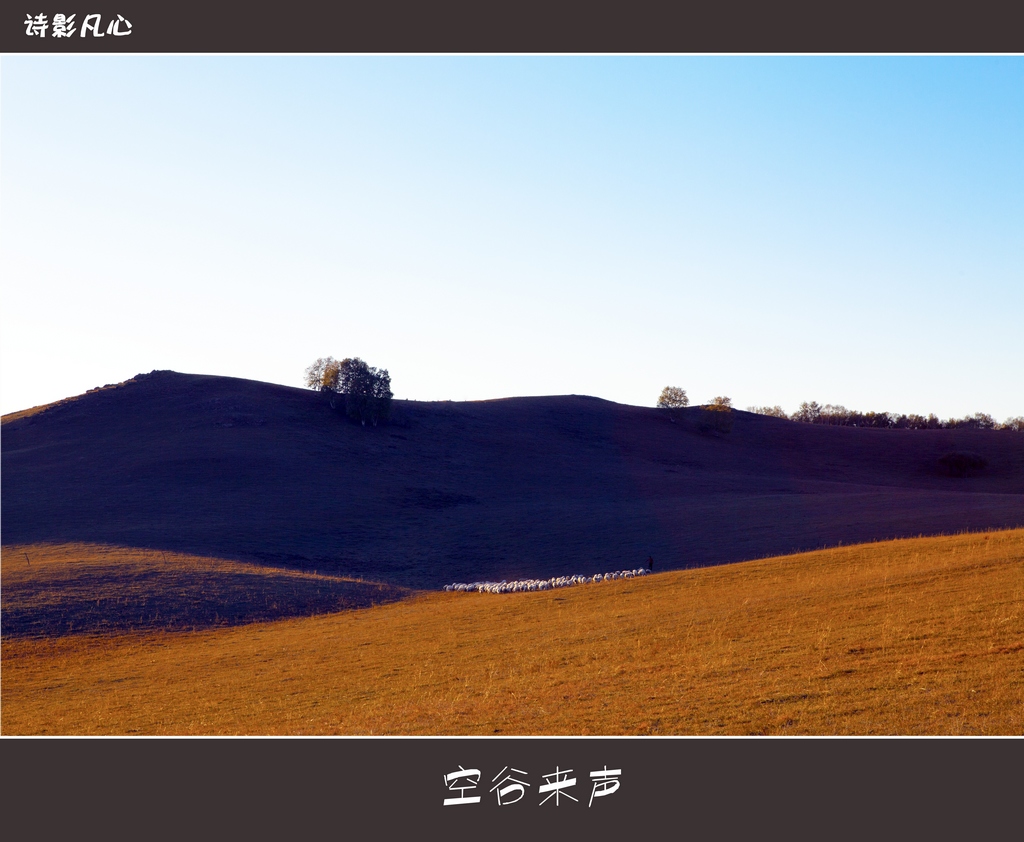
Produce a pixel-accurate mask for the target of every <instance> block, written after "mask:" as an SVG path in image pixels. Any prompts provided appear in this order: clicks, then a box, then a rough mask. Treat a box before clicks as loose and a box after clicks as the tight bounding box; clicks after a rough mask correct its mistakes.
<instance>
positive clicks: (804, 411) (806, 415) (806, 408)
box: [793, 401, 821, 424]
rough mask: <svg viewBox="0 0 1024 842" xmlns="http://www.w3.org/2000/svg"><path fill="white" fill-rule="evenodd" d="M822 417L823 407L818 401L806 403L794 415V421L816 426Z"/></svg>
mask: <svg viewBox="0 0 1024 842" xmlns="http://www.w3.org/2000/svg"><path fill="white" fill-rule="evenodd" d="M820 417H821V406H820V404H819V403H818V402H817V401H811V402H810V403H808V402H807V401H804V402H803V403H802V404H800V408H799V409H798V410H797V411H796V412H794V413H793V420H794V421H802V422H803V423H805V424H815V423H817V421H818V418H820Z"/></svg>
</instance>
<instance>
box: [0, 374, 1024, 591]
mask: <svg viewBox="0 0 1024 842" xmlns="http://www.w3.org/2000/svg"><path fill="white" fill-rule="evenodd" d="M699 413H700V410H699V409H696V408H690V409H685V410H672V411H669V410H659V409H654V408H646V407H634V406H624V405H620V404H615V403H611V402H608V401H603V400H598V399H595V398H587V397H580V396H563V397H546V398H509V399H505V400H496V401H478V402H467V403H451V402H437V403H421V402H414V401H396V402H395V411H394V421H393V423H392V424H390V425H388V426H386V427H376V428H374V427H365V428H364V427H360V426H358V425H353V424H351V423H349V422H347V421H346V420H344V418H343V417H341V416H340V415H339V414H338V413H336V412H333V411H332V410H331V409H330V407H329V406H328V405H327V403H326V401H324V400H323V398H322V397H321V396H320V395H318V394H316V393H313V392H311V391H309V390H303V389H294V388H289V387H285V386H275V385H270V384H266V383H258V382H254V381H248V380H239V379H235V378H227V377H210V376H201V375H189V374H176V373H174V372H154V373H152V374H149V375H140V376H139V377H137V378H134V379H133V380H131V381H128V382H127V383H124V384H120V385H118V386H111V387H105V388H103V389H99V390H96V391H93V392H89V393H87V394H84V395H81V396H78V397H76V398H73V399H68V400H65V401H61V402H58V403H56V404H53V405H50V406H48V407H42V408H39V410H38V411H25V412H21V413H16V414H13V415H10V416H5V417H4V419H3V420H4V423H3V428H2V445H3V486H2V508H3V540H4V543H5V544H29V543H40V542H51V543H53V542H55V543H77V542H89V543H97V544H105V545H112V546H128V547H147V548H150V549H154V550H160V551H168V552H176V553H182V554H187V555H201V556H211V557H217V558H223V559H235V560H245V561H248V562H250V563H253V564H257V565H267V564H269V565H273V566H275V567H278V568H280V567H282V566H287V567H290V568H291V569H293V570H296V571H301V572H304V573H305V572H308V573H312V572H313V571H317V572H318V574H326V575H333V576H343V577H349V578H356V579H363V580H372V581H387V582H390V583H392V584H394V585H397V586H402V587H412V588H420V587H429V588H437V587H439V586H440V585H443V584H445V583H447V582H452V581H473V580H479V579H496V580H500V579H516V578H524V577H542V578H546V577H549V576H552V575H561V574H573V573H583V574H592V573H597V572H603V571H607V570H615V569H621V568H623V567H635V566H638V565H640V564H641V563H643V562H644V561H645V560H646V559H647V557H648V556H653V557H654V559H655V561H656V564H657V569H658V570H659V571H660V570H667V569H682V568H688V567H695V566H702V565H710V564H720V563H723V562H734V561H741V560H747V559H751V558H758V557H764V556H771V555H781V554H784V553H792V552H798V551H802V550H810V549H815V548H820V547H826V546H835V545H837V544H840V543H842V544H849V543H857V542H864V541H873V540H883V539H888V538H894V537H901V536H912V535H918V534H938V533H952V532H956V531H959V530H968V529H970V530H981V529H997V528H1011V527H1018V526H1024V436H1022V435H1020V434H1017V433H1012V432H1008V431H1007V432H992V431H976V430H871V429H856V428H837V427H834V428H830V427H818V426H813V425H807V424H797V423H795V422H791V421H786V420H780V419H775V418H767V417H764V416H758V415H751V414H749V413H744V412H736V413H734V414H735V422H734V424H733V426H732V431H731V432H729V433H727V434H708V433H704V432H701V430H700V424H699ZM951 451H970V452H974V453H978V454H979V455H980V456H982V457H983V458H984V459H985V460H987V464H988V467H987V468H985V470H983V471H980V472H977V473H976V475H972V476H969V477H965V478H959V477H951V476H950V475H949V471H948V470H947V469H946V468H945V467H944V466H943V465H942V464H941V463H940V462H939V460H940V458H941V457H942V456H943V455H944V454H946V453H949V452H951Z"/></svg>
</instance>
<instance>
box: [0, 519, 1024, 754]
mask: <svg viewBox="0 0 1024 842" xmlns="http://www.w3.org/2000/svg"><path fill="white" fill-rule="evenodd" d="M19 552H27V553H28V554H29V555H30V556H31V557H32V558H34V559H36V561H35V562H33V563H32V565H31V567H32V568H34V569H35V572H29V567H30V566H29V565H28V564H27V563H26V561H25V559H24V558H22V557H21V556H20V555H19V554H18V552H11V551H10V550H8V551H6V552H5V553H4V556H3V577H4V582H5V590H4V596H5V600H6V598H7V596H8V592H7V586H6V583H7V582H8V581H9V580H10V581H13V579H9V576H12V569H11V567H12V565H13V566H14V567H15V568H16V570H14V571H13V574H17V575H18V576H19V577H21V578H19V579H18V581H19V582H20V583H21V584H22V585H24V584H25V583H27V582H32V581H34V582H36V584H37V585H38V586H40V588H39V589H40V590H41V589H42V588H41V586H42V585H43V584H45V583H46V582H48V581H49V582H54V581H55V579H54V577H55V576H59V575H64V574H62V573H61V571H60V568H61V566H62V565H67V564H76V565H78V564H80V565H84V566H85V568H86V570H84V571H83V572H82V575H80V576H78V577H76V579H75V593H76V594H77V595H78V598H79V599H80V601H81V602H82V604H83V606H86V605H87V603H89V602H90V601H91V598H92V597H96V598H97V599H105V598H108V597H109V596H110V590H109V589H108V588H107V586H106V585H105V584H104V582H103V581H102V580H99V581H97V582H96V583H95V584H96V588H95V590H94V591H92V592H90V591H89V590H88V586H89V581H88V578H87V576H86V575H85V573H86V571H87V570H88V569H93V570H95V569H97V568H101V567H107V568H110V567H119V568H121V569H122V571H123V572H125V573H130V574H132V575H134V574H135V572H138V571H139V569H140V567H144V568H145V569H147V570H149V571H150V572H152V573H154V574H155V573H159V574H160V575H161V576H162V577H163V578H162V581H163V583H164V584H165V585H166V587H163V588H154V587H150V588H148V591H149V592H150V593H153V594H155V593H163V594H164V595H165V597H166V596H167V595H168V594H169V593H170V592H171V591H173V589H174V588H173V587H172V586H173V583H174V582H175V581H176V580H175V577H176V576H178V575H180V573H181V571H183V570H193V571H194V573H195V574H196V575H199V574H202V575H204V576H206V577H208V579H210V580H211V581H216V580H217V577H218V576H220V575H222V574H221V572H220V571H221V566H222V564H223V563H222V562H217V561H216V560H211V559H205V560H197V559H180V558H176V557H173V556H170V555H168V556H164V555H163V554H151V553H146V554H141V555H139V556H138V557H135V558H133V557H132V556H131V554H128V553H126V552H123V551H121V552H110V551H107V550H103V549H102V548H100V549H97V548H93V549H92V550H89V549H88V548H83V547H76V548H55V547H49V548H40V547H24V548H20V550H19ZM233 566H237V565H227V569H228V570H229V571H230V570H231V568H232V567H233ZM260 575H261V576H264V575H266V576H269V577H271V579H270V580H269V581H268V582H267V584H268V585H269V586H271V587H272V588H273V589H275V590H280V587H279V585H278V584H275V582H276V577H277V574H274V573H265V574H260ZM295 575H297V576H299V577H300V578H301V577H305V576H306V575H307V574H295ZM257 584H258V583H257ZM322 587H325V589H326V588H327V584H326V583H325V584H324V585H322ZM258 590H259V588H258V587H254V586H253V585H248V586H247V591H248V592H250V593H254V594H257V595H258ZM19 593H20V594H21V595H22V596H24V599H21V597H20V596H19V605H20V606H21V609H22V610H23V613H25V614H31V612H32V610H33V609H34V608H38V607H45V606H40V604H39V603H38V601H37V598H36V597H33V595H32V593H30V592H28V591H27V590H25V589H24V588H19ZM126 596H129V597H130V598H131V599H132V600H134V602H133V605H135V607H136V608H138V607H140V606H139V605H138V595H131V594H128V595H126ZM47 599H49V597H47ZM250 602H255V600H251V601H250ZM69 603H70V599H69V598H66V599H65V601H64V603H63V605H65V606H68V605H69ZM48 604H49V603H48ZM1022 606H1024V530H1016V531H1009V532H996V533H986V534H970V535H958V536H951V537H943V538H915V539H909V540H902V541H896V542H887V543H880V544H869V545H860V546H852V547H840V548H836V549H830V550H822V551H818V552H815V553H808V554H805V555H798V556H789V557H783V558H774V559H762V560H758V561H751V562H744V563H739V564H733V565H723V566H720V567H712V568H702V569H697V570H682V571H672V572H668V573H655V574H654V575H651V576H645V577H642V578H637V579H631V580H618V581H609V582H602V583H600V584H589V585H580V586H578V587H573V588H566V589H564V590H557V591H541V592H537V593H521V594H505V595H497V594H476V593H471V594H463V593H445V592H433V593H427V594H419V595H414V596H411V597H409V598H406V599H404V600H400V601H395V602H390V603H388V604H383V605H377V606H376V607H367V608H362V609H357V610H349V611H341V612H338V613H333V614H330V615H327V616H320V617H309V618H302V619H295V618H293V619H281V620H278V621H276V622H249V623H246V624H244V625H240V626H235V627H227V628H212V629H205V630H204V629H200V630H198V631H195V632H193V631H191V630H189V631H177V632H173V633H168V632H164V631H158V630H155V629H156V628H159V627H158V626H154V625H153V624H148V625H143V626H142V627H141V629H136V630H131V629H130V623H126V624H125V625H124V626H123V627H122V628H121V629H112V628H109V627H107V628H104V629H100V628H94V629H93V630H92V631H91V632H89V633H72V634H53V633H51V634H48V635H47V636H45V637H28V636H26V637H22V638H13V637H9V636H8V635H7V633H6V620H5V634H4V638H3V642H2V647H3V648H2V658H3V672H2V674H0V680H2V692H3V709H2V723H0V724H2V731H3V733H4V734H131V733H137V734H377V735H379V734H432V735H444V734H476V735H493V734H508V735H526V734H556V735H575V734H584V735H585V734H600V735H606V734H648V735H655V734H664V735H667V734H1003V735H1009V734H1018V735H1019V734H1021V733H1024V611H1022ZM288 607H289V606H288V605H285V604H284V601H283V602H282V612H281V616H287V610H284V609H288ZM83 610H84V608H83ZM47 613H48V615H49V616H51V617H52V616H53V615H52V612H47ZM120 616H121V618H122V620H130V619H131V618H130V616H128V614H127V612H121V614H120ZM99 631H102V632H104V633H103V634H99V633H97V632H99Z"/></svg>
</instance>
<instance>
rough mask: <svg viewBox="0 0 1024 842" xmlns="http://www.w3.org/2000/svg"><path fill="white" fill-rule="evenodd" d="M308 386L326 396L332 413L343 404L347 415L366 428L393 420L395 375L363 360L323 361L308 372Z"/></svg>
mask: <svg viewBox="0 0 1024 842" xmlns="http://www.w3.org/2000/svg"><path fill="white" fill-rule="evenodd" d="M305 384H306V385H307V386H309V387H310V388H311V389H316V390H317V391H318V392H322V393H324V394H326V395H327V396H328V400H329V402H330V404H331V408H332V409H335V408H337V403H338V400H339V399H340V400H342V401H343V402H344V408H345V414H346V415H347V416H348V417H349V418H351V419H352V420H354V421H359V422H360V423H361V424H363V425H364V426H365V425H366V422H367V421H369V422H370V423H371V424H372V425H373V426H374V427H376V426H377V424H379V423H380V422H382V421H387V420H388V418H389V417H390V416H391V399H392V397H394V395H393V394H392V392H391V375H390V374H388V370H387V369H386V368H374V367H373V366H371V365H367V364H366V363H365V362H363V361H362V360H361V359H359V357H346V358H345V359H343V360H336V359H334V357H320V358H319V359H318V360H317V361H316V362H314V363H313V364H312V365H311V366H309V368H307V369H306V377H305Z"/></svg>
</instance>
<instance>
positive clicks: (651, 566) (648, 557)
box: [647, 556, 654, 573]
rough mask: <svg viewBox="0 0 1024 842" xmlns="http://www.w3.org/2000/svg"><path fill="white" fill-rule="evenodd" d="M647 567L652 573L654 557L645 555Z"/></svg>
mask: <svg viewBox="0 0 1024 842" xmlns="http://www.w3.org/2000/svg"><path fill="white" fill-rule="evenodd" d="M647 569H648V570H650V571H651V572H652V573H653V572H654V559H653V558H651V557H650V556H647Z"/></svg>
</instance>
